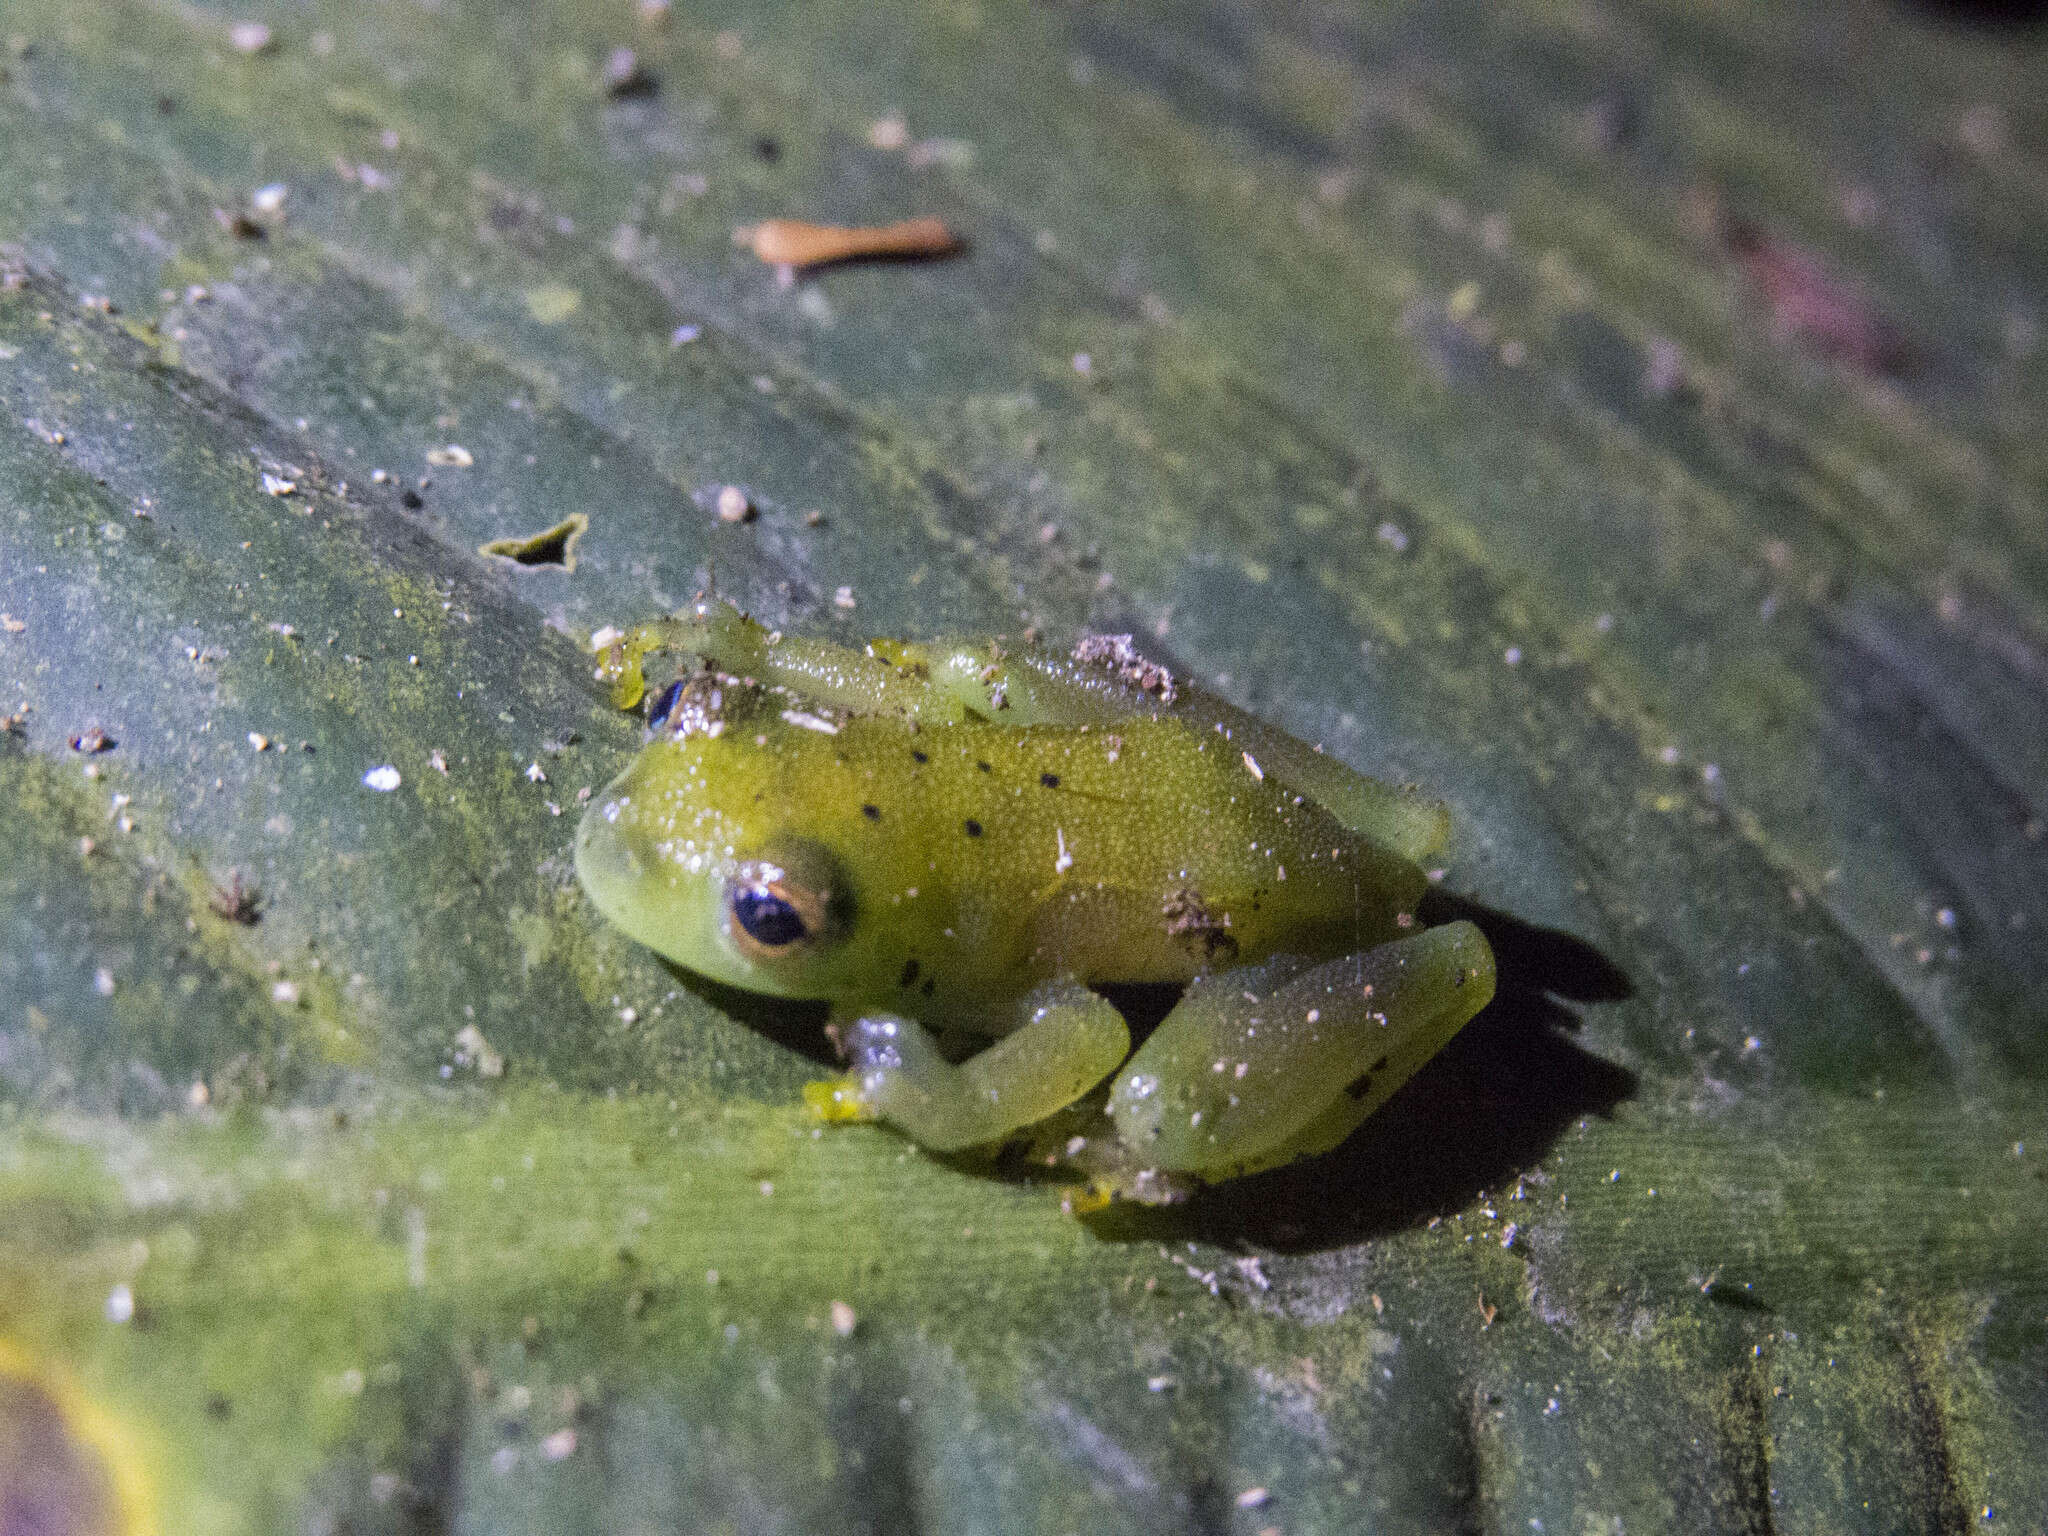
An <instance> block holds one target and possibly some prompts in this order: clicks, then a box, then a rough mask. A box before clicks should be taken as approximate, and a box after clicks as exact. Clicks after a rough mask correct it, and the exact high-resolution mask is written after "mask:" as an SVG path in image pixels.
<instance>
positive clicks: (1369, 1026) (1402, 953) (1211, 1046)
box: [1109, 922, 1494, 1177]
mask: <svg viewBox="0 0 2048 1536" xmlns="http://www.w3.org/2000/svg"><path fill="white" fill-rule="evenodd" d="M1493 987H1494V965H1493V952H1492V950H1491V949H1490V948H1488V946H1487V943H1486V939H1485V937H1484V935H1482V934H1481V933H1480V931H1479V930H1478V929H1477V928H1475V927H1474V926H1473V925H1472V924H1470V923H1465V922H1458V923H1448V924H1446V925H1444V926H1443V927H1441V928H1433V929H1431V930H1429V931H1428V932H1426V933H1422V934H1418V935H1417V936H1416V937H1414V938H1412V939H1403V940H1400V941H1398V942H1396V943H1392V944H1383V945H1381V946H1379V947H1378V948H1377V949H1372V950H1368V951H1366V952H1365V953H1364V954H1360V955H1350V956H1346V957H1345V958H1344V959H1341V960H1333V961H1330V962H1329V963H1327V964H1325V965H1319V966H1316V967H1314V968H1313V969H1310V970H1307V971H1303V972H1301V973H1299V974H1298V975H1296V976H1294V977H1293V978H1292V979H1290V980H1288V981H1286V982H1285V983H1284V984H1282V985H1279V986H1274V987H1269V988H1267V989H1265V990H1263V991H1254V990H1252V989H1250V988H1247V987H1245V986H1243V985H1242V984H1241V983H1240V982H1234V981H1233V979H1232V977H1231V974H1230V973H1229V972H1223V973H1221V974H1220V975H1217V976H1214V977H1210V978H1205V979H1204V980H1202V981H1199V982H1197V983H1196V984H1195V985H1194V986H1192V987H1190V988H1189V989H1188V993H1187V996H1186V997H1185V998H1183V999H1182V1001H1181V1003H1180V1006H1179V1007H1177V1008H1175V1009H1174V1011H1173V1012H1172V1013H1171V1014H1169V1015H1168V1016H1167V1018H1166V1020H1165V1022H1164V1023H1162V1024H1161V1025H1160V1026H1159V1028H1158V1029H1157V1030H1156V1031H1155V1032H1154V1033H1153V1035H1152V1038H1151V1039H1150V1040H1148V1041H1146V1042H1145V1045H1144V1048H1143V1049H1142V1050H1140V1051H1139V1052H1138V1053H1137V1055H1135V1056H1134V1057H1132V1058H1131V1060H1130V1063H1129V1064H1128V1065H1127V1066H1126V1067H1125V1069H1124V1070H1123V1071H1122V1072H1121V1073H1120V1074H1119V1075H1118V1077H1117V1080H1116V1085H1115V1087H1114V1088H1113V1089H1112V1091H1111V1093H1110V1100H1109V1114H1110V1118H1111V1119H1112V1120H1113V1121H1114V1122H1115V1123H1116V1127H1117V1134H1118V1135H1119V1136H1120V1137H1121V1138H1122V1139H1123V1140H1124V1141H1125V1142H1126V1143H1128V1144H1129V1145H1130V1147H1131V1148H1132V1149H1133V1151H1135V1152H1136V1153H1137V1154H1138V1155H1139V1156H1140V1157H1142V1158H1143V1159H1145V1160H1146V1161H1147V1162H1149V1163H1151V1164H1153V1165H1154V1166H1157V1167H1159V1168H1164V1169H1173V1170H1179V1171H1183V1172H1188V1173H1196V1174H1201V1175H1204V1176H1207V1177H1229V1176H1231V1175H1233V1174H1236V1173H1240V1172H1244V1171H1248V1170H1249V1169H1252V1168H1255V1167H1267V1166H1271V1165H1272V1164H1274V1163H1276V1162H1284V1161H1287V1160H1288V1159H1289V1158H1291V1157H1296V1156H1304V1155H1307V1154H1310V1153H1313V1152H1319V1151H1324V1150H1327V1149H1328V1148H1329V1147H1331V1146H1334V1145H1335V1144H1336V1143H1337V1142H1338V1141H1341V1140H1342V1139H1343V1138H1344V1136H1346V1135H1348V1134H1349V1133H1350V1131H1351V1130H1352V1129H1353V1128H1355V1127H1356V1126H1357V1125H1358V1124H1359V1123H1360V1122H1362V1121H1363V1120H1364V1119H1365V1118H1366V1116H1368V1115H1370V1114H1371V1113H1372V1112H1373V1111H1374V1110H1375V1109H1377V1108H1378V1107H1379V1106H1380V1105H1381V1104H1383V1103H1384V1102H1386V1100H1387V1098H1388V1097H1389V1096H1390V1095H1391V1094H1392V1093H1393V1092H1394V1090H1395V1089H1397V1088H1398V1087H1400V1086H1401V1084H1402V1083H1404V1082H1406V1081H1407V1080H1408V1078H1409V1077H1410V1076H1412V1075H1413V1074H1414V1073H1415V1071H1416V1070H1417V1069H1418V1068H1420V1067H1421V1066H1422V1065H1423V1064H1424V1063H1425V1062H1427V1061H1428V1060H1429V1059H1430V1058H1431V1057H1432V1056H1434V1055H1436V1053H1437V1052H1438V1051H1440V1050H1442V1049H1443V1047H1444V1046H1445V1045H1446V1044H1447V1043H1448V1042H1449V1041H1450V1039H1451V1037H1452V1036H1453V1035H1455V1034H1456V1033H1457V1032H1458V1030H1459V1029H1460V1028H1462V1027H1463V1026H1464V1024H1465V1022H1466V1020H1468V1019H1470V1018H1471V1017H1472V1016H1473V1015H1474V1014H1476V1013H1477V1012H1478V1011H1479V1010H1480V1009H1481V1008H1483V1007H1485V1006H1486V1004H1487V1003H1488V1002H1489V1001H1490V1000H1491V999H1492V997H1493Z"/></svg>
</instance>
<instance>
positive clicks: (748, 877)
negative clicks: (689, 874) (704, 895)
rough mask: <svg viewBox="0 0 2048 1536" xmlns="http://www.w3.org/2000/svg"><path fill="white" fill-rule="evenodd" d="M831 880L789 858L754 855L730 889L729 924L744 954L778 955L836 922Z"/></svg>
mask: <svg viewBox="0 0 2048 1536" xmlns="http://www.w3.org/2000/svg"><path fill="white" fill-rule="evenodd" d="M832 904H833V893H832V890H831V887H830V884H829V882H827V881H823V880H814V879H806V878H805V877H804V876H803V875H802V874H801V873H799V872H798V871H797V870H794V869H791V868H789V867H788V866H787V865H786V864H784V863H780V862H775V861H771V860H768V859H754V860H751V861H749V862H747V863H745V864H742V865H741V866H740V867H739V868H738V869H737V870H736V871H734V873H733V878H732V881H731V884H730V885H729V886H728V887H727V889H726V910H727V912H728V913H729V914H730V916H731V919H732V920H731V922H730V923H729V924H728V930H729V931H730V933H731V934H732V941H733V943H734V945H736V946H737V947H738V949H739V951H740V953H741V954H743V955H745V956H747V958H749V959H750V960H772V959H776V958H778V957H779V956H782V955H787V954H791V953H793V952H795V951H796V950H797V949H798V948H800V947H802V946H805V945H807V944H809V943H811V942H812V941H814V940H816V939H818V938H819V937H821V936H822V935H824V934H825V932H826V931H827V929H828V927H830V926H831V916H832Z"/></svg>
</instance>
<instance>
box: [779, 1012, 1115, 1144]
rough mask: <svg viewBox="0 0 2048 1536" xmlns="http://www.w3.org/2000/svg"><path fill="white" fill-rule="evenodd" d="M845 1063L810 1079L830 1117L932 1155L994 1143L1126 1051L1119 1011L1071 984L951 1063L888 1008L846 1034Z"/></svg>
mask: <svg viewBox="0 0 2048 1536" xmlns="http://www.w3.org/2000/svg"><path fill="white" fill-rule="evenodd" d="M845 1039H846V1042H847V1046H848V1049H849V1053H850V1055H851V1058H852V1061H851V1070H850V1071H849V1072H848V1073H847V1075H846V1077H845V1078H843V1079H841V1080H840V1081H838V1082H835V1083H826V1084H813V1085H812V1090H811V1093H810V1098H811V1100H812V1102H813V1103H814V1104H817V1105H818V1106H819V1107H820V1108H822V1109H823V1110H824V1111H825V1113H826V1114H827V1115H829V1116H832V1117H834V1118H856V1117H857V1118H863V1119H866V1118H876V1119H882V1120H887V1121H888V1122H889V1123H890V1124H891V1125H894V1126H896V1127H897V1128H898V1129H899V1130H901V1131H903V1132H904V1133H905V1134H906V1135H908V1136H909V1137H910V1138H911V1139H912V1140H914V1141H917V1142H919V1143H921V1144H922V1145H924V1146H927V1147H930V1148H932V1150H934V1151H937V1152H952V1151H957V1150H958V1149H960V1148H962V1147H972V1146H978V1145H980V1144H981V1143H983V1142H989V1141H997V1140H1000V1139H1001V1138H1002V1137H1004V1136H1007V1135H1008V1134H1009V1133H1010V1132H1012V1131H1014V1130H1016V1129H1018V1128H1019V1127H1020V1126H1025V1125H1030V1124H1031V1123H1032V1122H1034V1121H1037V1120H1043V1119H1044V1118H1045V1117H1046V1116H1047V1115H1050V1114H1052V1113H1054V1112H1055V1111H1057V1110H1061V1109H1064V1108H1066V1106H1067V1105H1069V1104H1071V1103H1073V1101H1074V1100H1075V1099H1078V1098H1079V1097H1080V1096H1081V1095H1082V1094H1084V1093H1086V1092H1087V1091H1088V1090H1089V1089H1090V1088H1093V1087H1094V1086H1095V1085H1096V1084H1097V1083H1099V1082H1101V1081H1102V1080H1103V1079H1104V1078H1105V1077H1107V1076H1108V1075H1109V1074H1110V1073H1111V1072H1113V1071H1115V1070H1116V1066H1117V1063H1118V1062H1120V1061H1122V1060H1123V1059H1124V1057H1125V1055H1126V1054H1128V1053H1129V1051H1130V1048H1131V1037H1130V1031H1129V1030H1128V1029H1127V1028H1126V1027H1125V1025H1124V1020H1123V1015H1122V1014H1120V1013H1118V1012H1117V1011H1116V1009H1115V1008H1114V1007H1113V1006H1111V1005H1110V1004H1109V1003H1108V1002H1107V1001H1106V1000H1104V999H1103V998H1101V997H1099V996H1097V995H1096V994H1095V993H1093V992H1090V991H1089V990H1088V989H1087V988H1086V987H1083V986H1080V985H1078V984H1077V983H1074V982H1051V983H1048V984H1047V985H1045V986H1043V987H1040V988H1039V989H1038V990H1037V991H1035V992H1033V993H1031V995H1030V996H1029V997H1027V998H1026V999H1025V1000H1024V1002H1023V1005H1022V1020H1021V1022H1020V1023H1019V1024H1018V1026H1017V1027H1016V1029H1014V1030H1013V1031H1012V1032H1011V1033H1010V1034H1008V1035H1006V1036H1004V1037H1003V1038H1002V1039H1000V1040H998V1041H996V1042H995V1044H993V1045H991V1046H989V1047H988V1048H987V1049H986V1050H984V1051H982V1052H981V1053H980V1054H978V1055H975V1056H970V1057H969V1058H968V1059H967V1060H966V1061H963V1062H961V1063H960V1064H958V1065H957V1066H956V1065H954V1064H953V1063H951V1062H949V1061H947V1060H946V1059H945V1058H944V1057H943V1056H942V1055H940V1054H939V1051H938V1047H937V1043H936V1041H935V1040H934V1039H933V1037H932V1034H931V1032H930V1031H929V1030H927V1029H926V1028H925V1027H924V1026H923V1025H921V1024H918V1023H916V1022H914V1021H912V1020H910V1019H904V1018H898V1017H896V1016H895V1015H893V1014H877V1015H871V1016H868V1017H865V1018H861V1019H859V1020H857V1021H856V1022H855V1023H854V1024H853V1025H852V1027H851V1028H850V1029H849V1030H848V1031H847V1032H846V1035H845Z"/></svg>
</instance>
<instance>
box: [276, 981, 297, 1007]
mask: <svg viewBox="0 0 2048 1536" xmlns="http://www.w3.org/2000/svg"><path fill="white" fill-rule="evenodd" d="M270 1000H271V1001H272V1002H273V1003H276V1004H277V1005H278V1006H280V1007H283V1008H296V1007H297V1006H298V1005H299V984H298V983H297V982H296V981H280V982H274V983H272V985H271V988H270Z"/></svg>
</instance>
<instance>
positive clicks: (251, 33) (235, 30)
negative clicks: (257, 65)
mask: <svg viewBox="0 0 2048 1536" xmlns="http://www.w3.org/2000/svg"><path fill="white" fill-rule="evenodd" d="M272 40H273V39H272V37H271V32H270V28H269V27H268V26H266V25H264V24H263V23H262V22H260V21H238V22H236V23H235V24H234V25H233V26H232V27H229V28H228V46H229V47H231V48H233V49H234V50H235V52H237V53H247V54H258V53H266V52H268V51H269V49H270V45H271V42H272Z"/></svg>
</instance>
